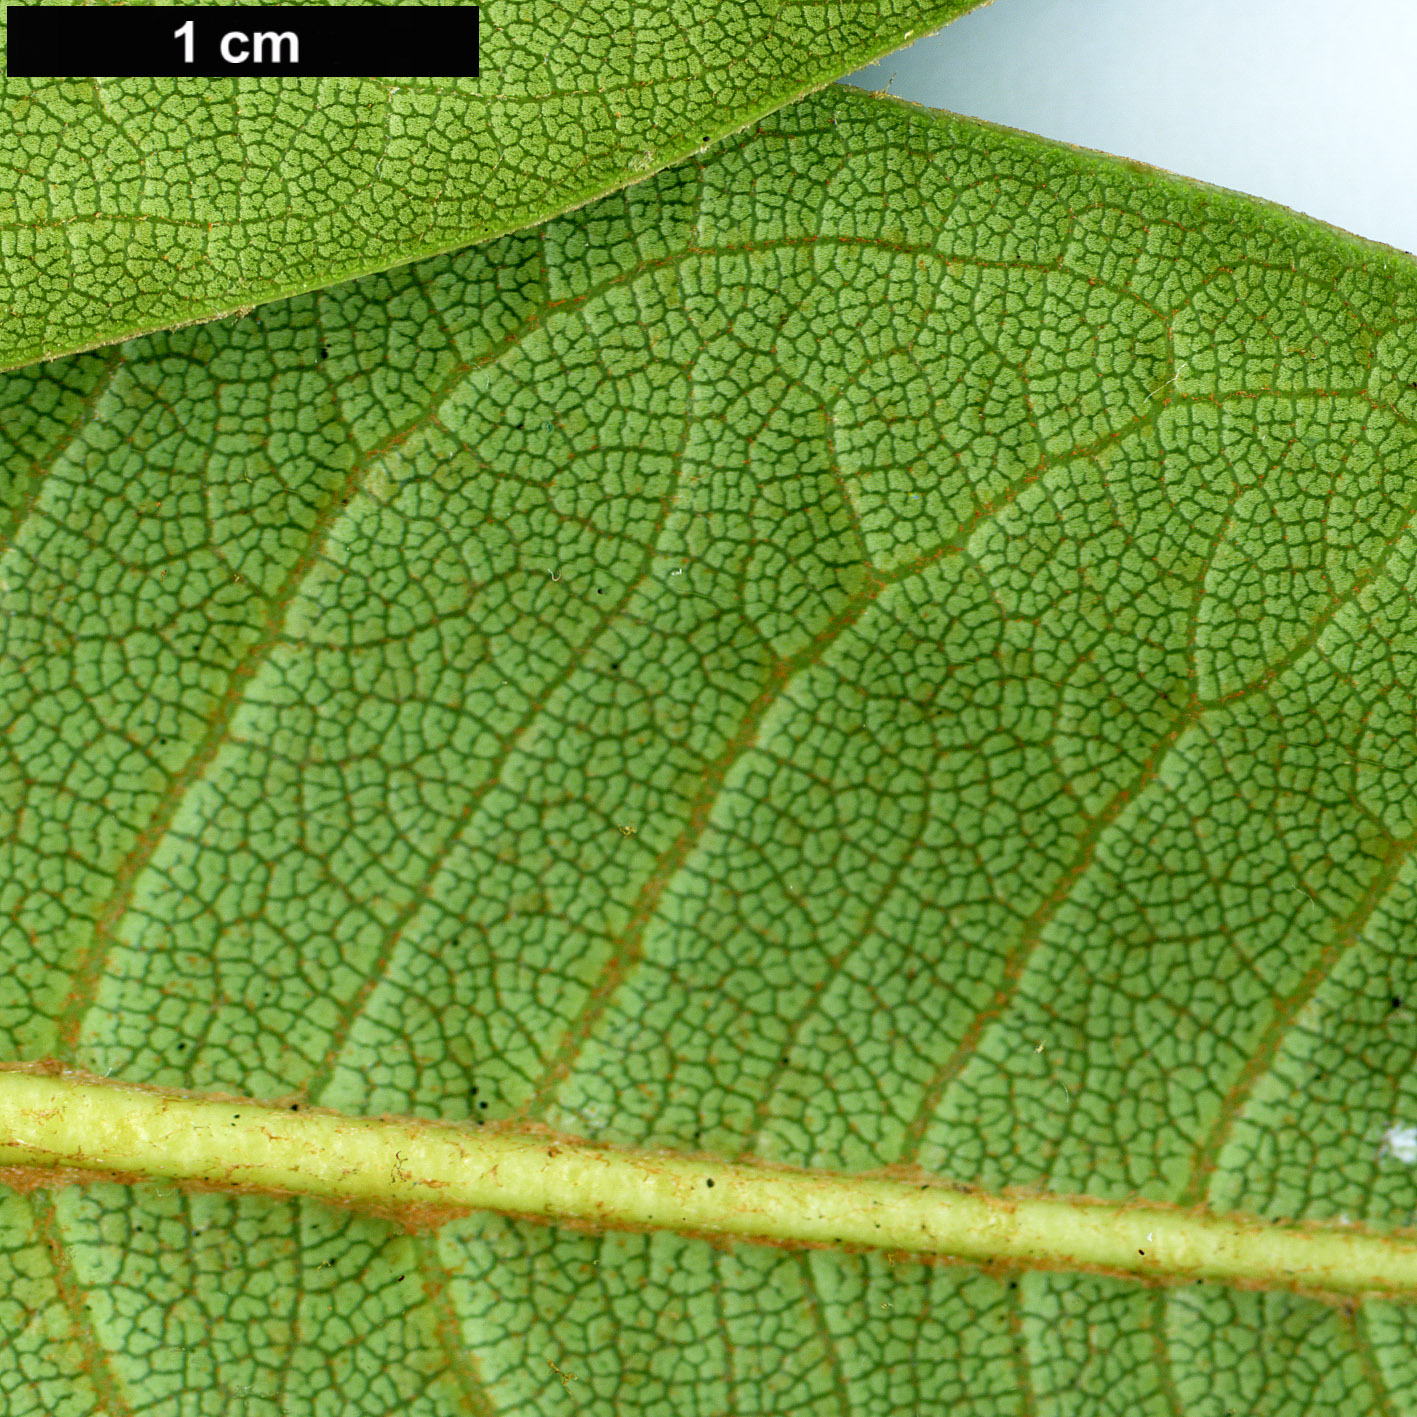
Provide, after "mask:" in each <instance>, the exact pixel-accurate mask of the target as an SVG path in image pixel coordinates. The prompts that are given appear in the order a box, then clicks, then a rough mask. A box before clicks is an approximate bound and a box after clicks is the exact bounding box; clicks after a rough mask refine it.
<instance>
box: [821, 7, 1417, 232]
mask: <svg viewBox="0 0 1417 1417" xmlns="http://www.w3.org/2000/svg"><path fill="white" fill-rule="evenodd" d="M846 82H850V83H856V84H859V85H860V86H861V87H863V88H867V89H887V88H888V91H889V92H890V93H893V94H897V95H899V96H900V97H901V98H908V99H913V100H914V101H915V102H916V103H925V104H929V105H930V106H931V107H933V108H947V109H950V110H952V111H953V112H956V113H968V114H972V115H973V116H975V117H977V118H987V119H989V120H990V121H992V122H995V123H1005V124H1008V125H1009V126H1010V127H1012V128H1024V129H1026V130H1028V131H1029V132H1032V133H1042V134H1045V135H1046V136H1048V137H1050V138H1061V139H1063V140H1064V141H1065V142H1069V143H1077V144H1080V145H1081V146H1083V147H1088V148H1098V149H1100V150H1101V151H1103V152H1110V153H1117V154H1120V155H1122V156H1124V157H1132V158H1137V159H1139V160H1141V161H1142V162H1149V163H1153V164H1155V165H1156V166H1158V167H1164V168H1169V169H1170V170H1171V171H1172V172H1181V173H1185V174H1186V175H1187V176H1189V177H1199V178H1201V179H1203V180H1204V181H1206V182H1214V183H1217V184H1218V185H1219V186H1222V187H1233V188H1236V189H1237V190H1239V191H1242V192H1250V193H1253V194H1255V195H1256V196H1260V197H1268V198H1269V199H1270V200H1272V201H1276V202H1282V203H1283V204H1284V205H1285V206H1288V207H1295V208H1297V209H1298V210H1300V211H1303V212H1308V213H1309V214H1310V215H1311V216H1316V217H1320V218H1322V219H1323V220H1324V221H1328V222H1332V223H1333V224H1334V225H1335V226H1341V227H1343V228H1344V229H1345V230H1348V231H1352V232H1356V233H1357V234H1358V235H1360V236H1366V237H1368V238H1370V239H1371V240H1374V241H1385V242H1387V243H1388V244H1389V245H1392V246H1397V247H1399V248H1401V249H1402V250H1405V251H1417V0H994V3H993V4H992V5H990V6H988V7H987V8H986V9H983V10H978V11H975V12H974V13H973V14H970V15H966V16H965V18H964V19H962V20H958V21H956V22H955V23H954V24H952V25H950V26H949V27H948V28H946V29H944V30H942V31H941V32H940V33H939V34H937V35H932V36H930V37H928V38H926V39H922V40H918V41H917V42H916V43H915V44H913V45H911V46H910V47H909V48H908V49H904V50H901V51H900V52H899V53H897V54H893V55H890V56H888V57H887V58H885V59H883V60H882V61H881V62H880V63H878V64H873V65H872V66H871V67H870V68H868V69H862V70H860V71H859V72H858V73H856V74H853V75H852V76H851V78H850V79H849V80H847V81H846Z"/></svg>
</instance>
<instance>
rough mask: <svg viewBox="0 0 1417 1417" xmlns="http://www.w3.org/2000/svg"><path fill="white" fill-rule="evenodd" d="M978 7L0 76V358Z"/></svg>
mask: <svg viewBox="0 0 1417 1417" xmlns="http://www.w3.org/2000/svg"><path fill="white" fill-rule="evenodd" d="M979 3H980V0H934V3H927V4H922V3H913V0H877V3H873V4H869V5H863V4H845V5H830V6H823V5H817V4H811V3H806V2H805V0H787V3H763V0H749V3H746V4H737V5H732V6H724V5H719V4H709V3H697V4H688V5H686V4H684V3H683V0H673V3H670V0H651V3H648V4H636V5H634V6H629V5H626V4H625V3H624V0H585V3H581V4H576V5H573V6H569V7H568V6H566V5H563V4H558V3H552V0H534V3H526V0H517V3H508V0H492V3H488V4H483V5H482V6H481V24H480V35H481V77H480V78H448V79H410V78H403V79H399V78H380V79H374V78H371V79H358V80H350V79H318V78H287V79H271V78H247V79H114V78H108V79H65V80H55V79H11V78H5V79H0V128H3V130H4V131H5V133H6V141H5V145H4V146H5V151H4V153H3V155H0V369H9V368H13V367H16V366H18V365H21V364H25V363H28V362H30V361H32V360H37V359H48V358H51V357H53V356H54V355H58V354H66V353H69V352H71V351H74V350H83V349H90V348H93V347H94V346H96V345H101V344H106V343H109V342H112V341H114V340H120V339H126V338H128V337H129V336H131V335H136V334H142V333H144V332H146V331H150V330H155V329H160V328H165V327H168V326H171V325H177V324H187V323H191V322H193V321H198V320H207V319H210V318H212V317H213V316H215V315H221V314H229V313H231V312H233V311H239V310H242V309H245V308H249V307H250V306H252V305H255V304H258V303H259V302H261V301H268V300H272V299H276V298H279V297H283V296H288V295H295V294H298V293H300V292H302V291H309V290H315V289H318V288H319V287H320V286H324V285H328V284H330V283H331V282H332V281H339V280H347V279H349V278H350V277H352V276H359V275H364V274H366V273H368V272H370V271H377V270H384V269H387V268H388V267H390V266H394V265H397V264H399V263H400V262H405V261H410V260H413V259H415V258H416V257H420V256H428V255H432V254H434V253H436V252H442V251H449V250H452V249H453V248H455V247H458V246H465V245H467V244H468V243H469V242H473V241H481V240H484V239H485V238H487V237H490V236H494V235H500V234H501V233H503V232H507V231H513V230H515V229H516V228H518V227H522V226H526V225H528V224H530V223H532V222H538V221H543V220H545V219H546V218H547V217H549V216H552V215H554V214H556V213H558V212H564V211H567V210H569V209H570V208H572V207H575V206H579V205H580V204H582V203H584V202H587V201H590V200H591V199H593V198H595V197H599V196H601V195H603V194H604V193H606V192H609V191H612V190H614V189H615V188H617V187H620V186H623V185H624V184H625V183H627V182H634V181H637V180H639V179H641V178H643V177H646V176H647V175H649V174H650V173H652V172H655V171H657V170H659V169H660V168H662V167H666V166H668V165H669V164H670V163H672V162H676V161H678V160H679V159H681V158H683V157H685V156H687V155H688V154H689V153H692V152H695V151H696V150H698V149H701V148H703V147H705V146H706V145H707V144H708V143H709V142H711V141H712V140H714V139H717V138H720V137H722V136H723V135H724V134H725V133H730V132H733V131H734V130H735V129H738V128H740V127H742V126H743V125H745V124H747V123H750V122H752V121H753V120H754V119H755V118H759V117H761V116H762V115H764V114H766V113H769V112H771V111H772V110H773V109H774V108H776V107H778V106H779V105H780V104H783V103H786V102H788V101H789V100H791V99H794V98H797V97H798V96H800V95H801V94H803V93H805V92H807V91H808V90H810V89H813V88H817V87H820V86H821V85H822V84H825V83H828V82H830V81H831V80H832V79H834V78H836V77H837V76H838V75H839V74H842V73H846V72H849V71H850V70H851V69H853V68H856V67H858V66H859V65H861V64H865V63H867V62H869V61H870V60H872V59H875V58H878V57H879V56H880V55H881V54H883V53H885V52H887V51H888V50H891V49H894V48H897V47H898V46H900V45H902V44H904V43H906V42H907V41H908V40H909V39H910V38H911V37H912V36H913V35H919V34H923V33H926V32H928V31H929V30H932V29H936V28H938V27H939V26H940V25H943V24H945V23H946V22H947V21H949V20H953V19H955V18H957V17H958V16H959V15H961V14H963V13H964V12H965V11H967V10H970V9H973V8H975V7H976V6H977V5H978V4H979ZM3 48H4V32H3V14H0V50H3Z"/></svg>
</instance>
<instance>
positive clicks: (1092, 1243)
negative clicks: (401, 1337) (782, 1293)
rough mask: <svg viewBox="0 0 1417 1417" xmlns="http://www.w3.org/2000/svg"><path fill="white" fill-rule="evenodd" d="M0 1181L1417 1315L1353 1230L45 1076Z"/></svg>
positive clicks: (26, 1100)
mask: <svg viewBox="0 0 1417 1417" xmlns="http://www.w3.org/2000/svg"><path fill="white" fill-rule="evenodd" d="M0 1165H4V1166H22V1167H38V1168H57V1167H65V1168H75V1169H76V1170H77V1171H78V1172H88V1173H90V1174H92V1175H93V1178H94V1179H95V1180H97V1179H101V1178H102V1177H103V1176H105V1175H107V1176H114V1175H118V1176H122V1177H123V1178H124V1179H125V1180H132V1179H134V1178H143V1179H151V1180H166V1181H174V1182H200V1183H202V1184H203V1185H205V1186H213V1185H215V1186H230V1187H232V1188H233V1189H244V1190H257V1191H265V1192H276V1193H280V1194H296V1195H311V1196H319V1197H323V1198H325V1199H327V1200H331V1201H335V1202H344V1203H347V1204H354V1205H358V1206H364V1207H378V1208H381V1209H386V1210H404V1211H412V1210H416V1211H417V1212H418V1214H419V1215H420V1218H423V1219H427V1218H429V1217H430V1216H431V1217H432V1218H433V1219H435V1220H436V1218H437V1214H438V1212H443V1213H446V1214H447V1215H448V1217H449V1218H451V1217H452V1216H453V1215H454V1214H456V1213H457V1212H459V1211H464V1210H494V1211H499V1212H502V1213H504V1214H510V1215H516V1216H524V1217H528V1218H532V1219H537V1220H542V1221H548V1222H551V1223H553V1224H555V1223H560V1224H567V1225H575V1226H579V1227H586V1226H589V1227H593V1228H596V1229H606V1230H674V1231H679V1232H681V1233H689V1234H698V1235H705V1236H713V1237H724V1238H733V1239H740V1240H745V1241H751V1242H756V1243H760V1244H771V1245H779V1246H784V1247H789V1248H797V1247H812V1248H823V1247H825V1248H845V1249H873V1250H884V1251H888V1252H891V1253H895V1254H909V1255H918V1256H921V1257H927V1258H938V1259H952V1260H961V1261H965V1262H970V1263H975V1264H1001V1265H1007V1266H1014V1267H1032V1268H1046V1269H1063V1270H1082V1271H1091V1272H1098V1273H1106V1274H1113V1275H1124V1276H1129V1277H1132V1278H1136V1279H1141V1280H1152V1281H1158V1280H1159V1281H1168V1280H1169V1281H1184V1280H1199V1279H1204V1280H1215V1281H1220V1282H1224V1283H1231V1284H1238V1285H1244V1286H1247V1287H1255V1286H1265V1287H1268V1286H1273V1287H1283V1288H1292V1289H1300V1290H1307V1291H1315V1292H1319V1293H1333V1294H1364V1293H1379V1294H1385V1295H1391V1296H1400V1295H1408V1294H1410V1295H1417V1239H1409V1238H1406V1237H1399V1236H1388V1235H1382V1234H1378V1233H1376V1232H1374V1231H1372V1230H1367V1229H1364V1228H1361V1227H1358V1226H1352V1225H1346V1226H1326V1225H1311V1224H1306V1225H1300V1224H1296V1223H1290V1222H1283V1223H1266V1222H1262V1221H1259V1220H1254V1219H1247V1218H1244V1217H1240V1216H1229V1215H1213V1214H1210V1213H1209V1212H1207V1211H1205V1210H1203V1209H1200V1208H1194V1209H1182V1208H1181V1207H1178V1206H1167V1205H1158V1204H1155V1203H1138V1202H1132V1201H1128V1202H1120V1203H1119V1202H1105V1201H1097V1200H1093V1199H1091V1198H1089V1197H1081V1196H1058V1195H1047V1194H992V1193H989V1192H985V1191H978V1190H974V1189H972V1188H970V1187H966V1186H961V1185H958V1184H956V1183H952V1182H949V1181H946V1180H942V1179H932V1180H920V1181H908V1180H899V1179H894V1178H889V1177H885V1176H879V1175H875V1176H865V1175H858V1176H846V1175H838V1174H835V1173H831V1172H826V1171H807V1170H797V1169H793V1168H789V1167H780V1166H769V1165H765V1164H761V1163H758V1164H754V1163H745V1162H727V1161H718V1160H715V1159H713V1158H710V1157H704V1156H690V1155H681V1154H677V1153H672V1152H664V1151H635V1150H629V1149H622V1148H612V1147H607V1146H602V1145H599V1144H597V1143H594V1142H590V1141H587V1140H584V1139H581V1138H575V1137H567V1136H562V1135H558V1134H556V1133H552V1132H550V1131H547V1130H544V1129H540V1128H536V1129H533V1128H529V1127H523V1128H521V1129H506V1130H498V1129H496V1128H491V1127H488V1128H472V1127H468V1126H466V1125H465V1124H459V1125H454V1124H451V1123H446V1122H435V1121H423V1120H419V1119H415V1118H372V1117H350V1116H344V1115H341V1114H339V1113H335V1112H330V1111H326V1110H324V1109H316V1110H313V1111H312V1110H307V1109H304V1108H303V1107H302V1108H301V1109H300V1110H290V1109H288V1108H284V1107H281V1106H279V1105H277V1104H272V1103H263V1102H255V1101H251V1100H249V1099H239V1098H225V1097H220V1096H198V1095H193V1094H184V1093H175V1092H164V1091H160V1090H157V1089H152V1088H139V1087H133V1086H131V1085H128V1084H121V1083H116V1082H104V1081H100V1080H95V1079H92V1078H91V1077H89V1076H87V1075H79V1074H76V1073H74V1072H72V1071H68V1070H64V1071H56V1070H48V1071H46V1070H45V1069H44V1068H43V1067H41V1066H38V1065H10V1066H8V1067H4V1068H0ZM75 1174H76V1171H75V1170H72V1169H71V1170H69V1171H67V1172H65V1173H64V1178H63V1179H65V1180H73V1179H74V1178H75ZM55 1179H56V1181H57V1180H58V1179H59V1177H58V1176H57V1175H56V1178H55Z"/></svg>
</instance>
